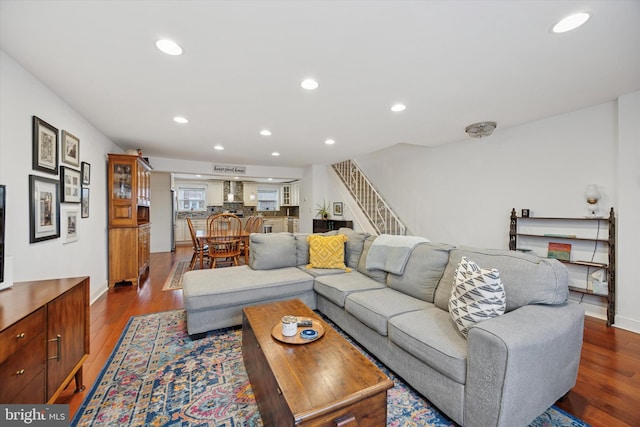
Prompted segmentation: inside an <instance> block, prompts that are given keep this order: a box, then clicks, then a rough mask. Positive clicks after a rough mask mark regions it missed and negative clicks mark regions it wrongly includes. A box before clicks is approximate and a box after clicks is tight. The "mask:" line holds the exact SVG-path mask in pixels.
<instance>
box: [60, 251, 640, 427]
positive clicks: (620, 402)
mask: <svg viewBox="0 0 640 427" xmlns="http://www.w3.org/2000/svg"><path fill="white" fill-rule="evenodd" d="M190 259H191V248H190V247H178V249H177V251H176V252H175V253H171V252H165V253H156V254H151V268H150V273H149V277H148V278H147V280H146V281H145V282H144V283H142V284H141V285H140V287H139V288H136V287H133V286H128V287H121V288H116V289H110V290H109V291H108V292H107V293H106V294H104V295H102V296H101V297H100V298H98V300H97V301H95V302H94V303H93V304H92V305H91V320H90V323H91V332H90V340H91V347H90V348H91V354H90V355H89V358H88V359H87V361H86V363H85V368H84V381H85V385H86V390H85V391H84V392H81V393H73V389H74V388H75V387H74V384H73V382H72V383H71V386H69V387H67V389H66V390H65V391H64V393H62V395H61V396H60V398H59V399H58V401H57V402H56V403H67V404H69V407H70V413H71V415H72V416H73V414H75V413H76V412H77V410H78V408H79V406H80V404H81V403H82V399H83V398H84V396H85V395H86V394H87V393H88V391H89V389H90V388H91V386H92V385H93V383H94V382H95V380H96V378H97V377H98V375H99V374H100V371H101V370H102V368H103V367H104V365H105V364H106V362H107V360H108V358H109V356H110V355H111V351H112V350H113V348H114V347H115V345H116V343H117V342H118V339H119V338H120V335H121V334H122V331H123V330H124V327H125V325H126V324H127V322H128V321H129V319H130V318H131V316H137V315H141V314H147V313H154V312H159V311H167V310H175V309H180V308H183V307H184V305H183V300H182V291H180V290H178V291H162V286H163V285H164V282H165V280H166V279H167V276H168V275H169V272H170V271H171V269H172V268H173V266H174V265H175V264H176V263H177V262H178V261H189V260H190ZM581 356H582V357H581V361H580V369H579V371H578V381H577V384H576V386H575V387H574V388H573V390H572V391H571V392H570V393H569V395H568V396H567V398H566V399H564V400H563V401H562V402H558V404H557V405H558V406H559V407H560V408H562V409H563V410H565V411H567V412H569V413H570V414H573V415H575V416H576V417H578V418H580V419H582V420H584V421H586V422H587V423H589V424H591V425H592V426H594V427H618V426H620V427H625V426H640V334H634V333H632V332H629V331H625V330H622V329H617V328H607V327H606V324H605V322H604V321H602V320H599V319H595V318H591V317H587V318H586V319H585V330H584V345H583V348H582V355H581Z"/></svg>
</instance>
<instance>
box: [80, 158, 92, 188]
mask: <svg viewBox="0 0 640 427" xmlns="http://www.w3.org/2000/svg"><path fill="white" fill-rule="evenodd" d="M81 171H82V185H89V184H91V164H90V163H87V162H82V168H81Z"/></svg>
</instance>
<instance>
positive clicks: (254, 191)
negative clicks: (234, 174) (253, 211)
mask: <svg viewBox="0 0 640 427" xmlns="http://www.w3.org/2000/svg"><path fill="white" fill-rule="evenodd" d="M242 197H243V200H244V205H245V206H258V184H257V183H255V182H243V189H242Z"/></svg>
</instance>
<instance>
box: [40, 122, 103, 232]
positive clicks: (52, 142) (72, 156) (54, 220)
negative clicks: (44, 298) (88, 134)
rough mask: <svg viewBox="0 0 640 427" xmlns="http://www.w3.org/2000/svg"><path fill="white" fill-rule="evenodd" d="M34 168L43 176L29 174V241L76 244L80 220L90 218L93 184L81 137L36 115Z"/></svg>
mask: <svg viewBox="0 0 640 427" xmlns="http://www.w3.org/2000/svg"><path fill="white" fill-rule="evenodd" d="M32 168H33V170H34V171H35V172H40V173H38V174H30V175H29V242H30V243H37V242H41V241H44V240H49V239H58V238H62V242H63V243H71V242H75V241H76V240H78V221H79V220H80V218H88V217H89V185H90V184H91V165H90V164H89V163H87V162H83V161H81V157H80V138H78V137H77V136H75V135H74V134H73V133H71V132H70V131H68V130H62V131H59V130H58V129H57V128H56V127H55V126H53V125H52V124H50V123H47V122H46V121H44V120H43V119H41V118H40V117H37V116H33V164H32ZM43 174H47V175H43Z"/></svg>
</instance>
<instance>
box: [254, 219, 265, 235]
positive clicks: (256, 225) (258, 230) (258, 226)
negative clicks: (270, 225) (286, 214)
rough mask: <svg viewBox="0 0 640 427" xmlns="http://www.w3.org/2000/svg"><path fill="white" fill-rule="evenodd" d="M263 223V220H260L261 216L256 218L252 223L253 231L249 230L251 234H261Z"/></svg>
mask: <svg viewBox="0 0 640 427" xmlns="http://www.w3.org/2000/svg"><path fill="white" fill-rule="evenodd" d="M263 222H264V218H262V217H261V216H257V217H256V220H255V221H253V229H252V230H251V232H252V233H262V232H263V230H262V223H263Z"/></svg>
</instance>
